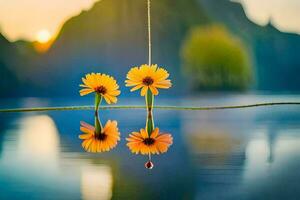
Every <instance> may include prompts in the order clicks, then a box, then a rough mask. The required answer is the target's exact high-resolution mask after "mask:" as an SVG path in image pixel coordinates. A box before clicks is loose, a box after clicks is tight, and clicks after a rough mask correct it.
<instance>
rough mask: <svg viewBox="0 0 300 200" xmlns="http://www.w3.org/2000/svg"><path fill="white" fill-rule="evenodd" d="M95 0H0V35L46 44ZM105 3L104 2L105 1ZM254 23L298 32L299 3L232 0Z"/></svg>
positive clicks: (278, 0)
mask: <svg viewBox="0 0 300 200" xmlns="http://www.w3.org/2000/svg"><path fill="white" fill-rule="evenodd" d="M96 1H98V0H0V32H1V33H2V34H3V35H4V36H5V37H7V38H8V39H9V40H10V41H15V40H19V39H25V40H29V41H35V40H38V41H41V42H43V41H46V40H48V39H50V38H51V37H53V35H55V34H57V33H58V32H59V30H60V28H61V26H62V25H63V23H64V22H65V21H66V20H68V19H69V18H71V17H72V16H75V15H78V14H79V13H80V12H81V11H82V10H86V9H90V8H91V7H92V6H93V4H94V3H95V2H96ZM107 1H108V0H107ZM235 1H240V2H242V4H243V5H244V7H245V10H246V13H247V16H248V17H249V18H250V19H251V20H252V21H254V22H256V23H258V24H261V25H263V24H266V23H267V22H268V21H269V19H270V17H271V18H272V21H273V22H274V23H275V25H276V26H277V27H278V28H279V29H280V30H282V31H287V32H297V33H300V12H299V10H300V0H235Z"/></svg>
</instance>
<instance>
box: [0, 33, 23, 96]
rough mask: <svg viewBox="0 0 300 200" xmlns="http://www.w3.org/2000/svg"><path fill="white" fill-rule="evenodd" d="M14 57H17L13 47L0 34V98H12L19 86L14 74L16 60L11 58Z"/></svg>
mask: <svg viewBox="0 0 300 200" xmlns="http://www.w3.org/2000/svg"><path fill="white" fill-rule="evenodd" d="M14 55H17V53H16V49H15V46H14V45H13V44H11V43H10V42H9V41H7V40H6V39H5V38H4V37H3V35H1V34H0V74H1V79H0V83H1V84H0V91H1V92H0V97H1V96H12V95H13V94H15V92H16V91H15V89H17V88H18V86H19V80H18V79H17V77H16V75H15V73H14V68H15V67H16V64H15V59H16V58H15V57H12V56H14Z"/></svg>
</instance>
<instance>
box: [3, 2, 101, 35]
mask: <svg viewBox="0 0 300 200" xmlns="http://www.w3.org/2000/svg"><path fill="white" fill-rule="evenodd" d="M96 1H98V0H0V32H1V33H2V34H3V35H4V36H5V37H6V38H7V39H9V40H10V41H15V40H19V39H25V40H30V41H34V40H39V41H45V40H47V39H49V37H51V36H53V35H55V34H57V33H58V31H59V30H60V28H61V26H62V25H63V23H64V22H65V21H66V20H68V19H70V18H71V17H72V16H76V15H78V14H79V13H80V12H81V11H82V10H86V9H90V8H91V7H92V6H93V4H94V3H95V2H96Z"/></svg>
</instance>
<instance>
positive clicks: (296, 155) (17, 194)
mask: <svg viewBox="0 0 300 200" xmlns="http://www.w3.org/2000/svg"><path fill="white" fill-rule="evenodd" d="M91 99H92V97H91V96H90V98H84V99H83V100H80V99H78V100H77V99H69V100H62V99H52V100H51V99H35V98H28V99H20V100H13V99H8V100H0V108H7V107H11V108H13V107H36V106H64V105H89V104H90V102H92V101H91ZM277 101H300V95H298V96H297V95H251V94H249V95H217V94H216V95H205V96H202V97H201V96H199V97H191V98H185V99H173V100H169V99H164V98H162V99H158V100H157V101H156V102H155V103H156V104H157V105H181V106H213V105H236V104H248V103H257V102H277ZM130 104H132V105H143V104H144V102H143V98H139V99H122V98H120V99H119V103H118V105H130ZM145 116H146V113H145V111H144V110H106V111H100V118H101V120H102V121H103V122H106V121H107V120H108V119H113V120H117V121H118V124H119V128H120V131H121V136H122V140H121V142H120V143H119V145H118V146H117V148H115V149H113V150H112V151H110V152H109V153H103V154H90V153H86V152H84V151H83V149H82V148H81V141H80V140H79V139H78V135H79V134H80V130H79V126H80V124H79V123H80V121H86V122H89V123H93V120H94V119H93V111H64V112H61V111H53V112H40V113H18V114H17V113H2V114H0V199H55V200H56V199H84V200H93V199H100V200H106V199H130V200H131V199H172V200H173V199H201V200H203V199H205V200H206V199H208V200H212V199H218V200H219V199H237V200H242V199H264V200H265V199H300V170H299V169H300V107H299V106H273V107H260V108H247V109H235V110H222V111H167V110H155V111H154V117H155V123H156V126H157V127H159V128H160V130H161V131H162V132H168V133H171V134H172V135H173V137H174V143H173V145H172V146H171V147H170V149H169V151H168V152H167V153H166V154H162V155H159V156H153V162H154V165H155V166H154V168H153V169H152V170H147V169H145V167H144V163H145V162H146V161H147V157H146V156H141V155H133V154H131V153H130V151H129V150H128V148H127V147H126V142H125V138H126V137H127V136H128V134H129V133H130V132H132V131H138V130H139V129H140V128H143V127H144V126H145Z"/></svg>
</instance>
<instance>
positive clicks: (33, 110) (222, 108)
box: [0, 102, 300, 113]
mask: <svg viewBox="0 0 300 200" xmlns="http://www.w3.org/2000/svg"><path fill="white" fill-rule="evenodd" d="M280 105H300V102H271V103H256V104H247V105H233V106H206V107H185V106H183V107H181V106H154V108H155V109H160V110H192V111H201V110H225V109H242V108H252V107H263V106H280ZM118 109H146V107H145V106H102V107H100V110H118ZM72 110H94V106H66V107H39V108H12V109H0V113H13V112H44V111H72Z"/></svg>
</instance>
